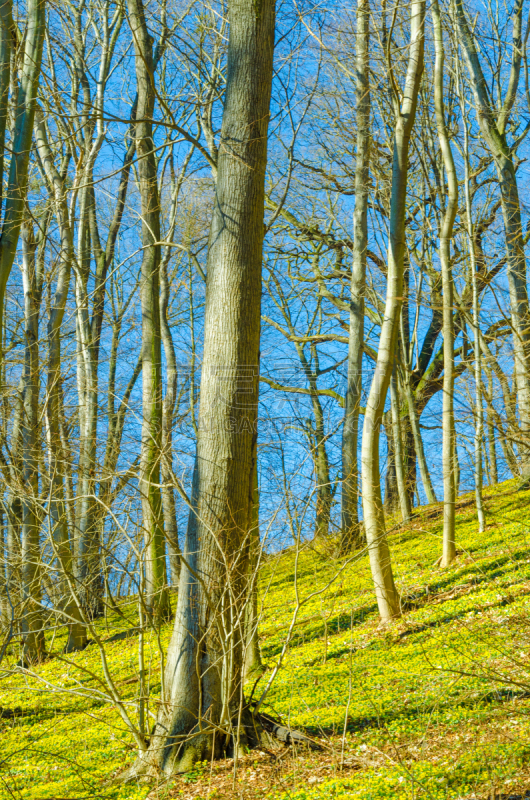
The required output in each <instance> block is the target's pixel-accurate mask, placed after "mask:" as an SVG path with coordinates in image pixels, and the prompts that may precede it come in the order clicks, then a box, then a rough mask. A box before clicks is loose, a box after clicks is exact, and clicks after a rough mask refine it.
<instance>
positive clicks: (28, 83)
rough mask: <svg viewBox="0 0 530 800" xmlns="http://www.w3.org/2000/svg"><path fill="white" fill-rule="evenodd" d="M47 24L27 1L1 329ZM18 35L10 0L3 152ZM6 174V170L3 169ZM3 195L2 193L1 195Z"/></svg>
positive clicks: (0, 68) (0, 117)
mask: <svg viewBox="0 0 530 800" xmlns="http://www.w3.org/2000/svg"><path fill="white" fill-rule="evenodd" d="M45 25H46V15H45V2H44V0H28V5H27V27H26V31H25V36H24V54H23V57H22V68H21V75H20V81H19V89H18V96H17V99H16V103H15V107H14V116H15V120H14V131H13V138H12V142H11V145H10V150H11V162H10V167H9V176H8V181H7V190H6V194H5V209H4V220H3V223H2V232H1V234H0V330H1V328H2V316H3V311H4V297H5V290H6V285H7V281H8V278H9V275H10V273H11V268H12V266H13V261H14V259H15V254H16V251H17V244H18V238H19V233H20V226H21V224H22V220H23V217H24V213H23V211H24V204H25V202H26V196H27V184H28V164H29V155H30V151H31V138H32V133H33V120H34V115H35V107H36V101H37V92H38V85H39V75H40V68H41V60H42V45H43V41H44V30H45ZM14 38H15V26H14V24H13V19H12V4H11V2H10V0H6V2H3V3H2V5H1V7H0V152H1V153H2V163H1V164H0V166H1V167H2V169H3V153H4V142H5V130H6V123H7V108H8V92H9V85H10V80H11V75H10V64H11V43H12V41H13V39H14ZM0 175H3V172H0ZM0 197H1V194H0Z"/></svg>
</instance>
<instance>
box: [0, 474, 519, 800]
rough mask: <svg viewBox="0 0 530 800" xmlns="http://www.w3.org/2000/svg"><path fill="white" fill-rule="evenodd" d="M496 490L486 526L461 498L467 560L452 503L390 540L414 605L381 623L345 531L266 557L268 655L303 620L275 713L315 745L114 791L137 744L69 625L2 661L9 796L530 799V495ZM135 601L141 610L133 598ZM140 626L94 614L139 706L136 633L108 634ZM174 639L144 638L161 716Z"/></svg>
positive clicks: (274, 694)
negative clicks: (345, 552)
mask: <svg viewBox="0 0 530 800" xmlns="http://www.w3.org/2000/svg"><path fill="white" fill-rule="evenodd" d="M485 497H486V508H487V521H488V526H487V530H486V532H485V533H483V534H479V533H478V528H477V521H476V514H475V510H474V506H473V500H472V498H471V497H461V498H459V502H458V511H457V513H458V517H457V536H458V548H459V555H458V558H457V560H456V562H455V563H454V565H453V566H451V567H450V568H447V569H441V568H440V566H439V565H438V559H439V556H440V553H441V526H442V522H441V516H440V512H441V509H440V507H438V506H437V507H434V506H432V507H426V508H422V509H419V510H418V513H417V514H416V516H415V517H414V520H413V522H412V523H411V524H410V525H408V526H407V527H406V528H397V529H396V530H395V531H394V532H393V533H392V534H391V537H390V541H391V549H392V558H393V564H394V569H395V574H396V581H397V584H398V588H399V591H400V593H401V597H402V602H403V615H402V618H401V619H400V620H399V621H396V622H394V623H392V624H391V625H389V626H386V627H381V626H380V625H379V623H378V617H377V608H376V605H375V601H374V595H373V590H372V586H371V582H370V573H369V567H368V562H367V557H366V555H365V554H363V555H361V556H360V557H356V558H355V559H353V560H350V561H344V560H343V561H340V560H339V561H337V560H336V559H334V558H333V556H332V552H331V551H332V549H333V548H332V543H322V542H317V543H313V544H309V545H306V546H305V547H304V548H303V549H302V550H301V552H300V553H299V554H298V557H296V554H295V552H294V550H292V549H291V550H287V551H285V552H284V553H283V554H281V555H279V556H275V557H272V556H271V557H269V559H268V560H267V563H266V565H265V566H264V568H263V570H262V575H261V588H262V596H263V623H262V625H261V628H260V635H261V646H262V653H263V660H264V663H265V664H266V665H267V667H269V668H272V667H273V665H274V664H275V662H276V660H277V659H278V657H279V654H280V652H281V649H282V645H283V642H284V640H285V636H286V632H287V629H288V627H289V625H290V623H291V621H292V619H293V614H297V621H296V625H295V627H294V635H293V639H292V641H291V644H290V646H289V649H288V652H287V654H286V657H285V661H284V663H283V666H282V667H281V669H280V671H279V673H278V675H277V678H276V681H275V683H274V686H273V689H272V691H271V693H270V695H269V697H268V700H267V703H268V705H267V708H266V710H267V712H268V713H270V714H271V715H273V716H276V717H277V718H280V717H281V718H282V719H283V720H284V722H285V723H286V724H289V725H291V726H293V727H298V728H299V729H301V728H303V729H305V730H306V731H307V732H309V734H310V735H311V736H313V737H314V738H315V739H317V740H318V741H319V742H320V744H321V746H322V750H321V751H320V752H312V751H302V750H298V751H295V750H293V749H292V748H285V749H279V750H275V751H270V752H265V751H263V752H261V751H253V752H251V753H248V754H247V755H245V756H243V757H242V758H241V759H240V760H239V762H238V764H236V765H234V762H233V761H230V760H228V761H222V762H217V763H213V764H210V763H203V764H199V765H197V767H196V768H195V769H194V771H193V772H191V773H189V774H187V775H184V776H180V777H178V778H175V779H174V780H172V781H170V782H169V783H166V784H163V785H160V786H158V787H153V786H151V787H146V786H141V785H138V786H136V785H129V786H126V787H123V786H119V787H117V786H112V785H109V784H108V782H107V781H108V778H109V776H110V775H112V774H114V773H118V772H119V771H120V770H122V769H123V768H124V767H125V766H126V765H127V764H128V763H130V762H131V760H132V759H133V758H134V756H135V746H134V742H133V740H132V737H131V735H130V734H129V732H128V731H127V728H126V726H125V725H124V723H123V721H122V719H121V718H120V716H119V714H118V711H117V709H116V707H115V706H113V705H112V704H111V703H109V702H108V700H106V699H105V697H104V696H103V694H102V693H103V692H104V691H105V689H104V686H103V685H102V684H100V683H99V680H100V676H101V675H102V665H101V656H100V651H99V649H98V647H97V646H96V645H95V644H92V645H91V646H89V647H88V648H87V649H86V650H85V651H83V652H81V653H76V654H74V655H71V656H69V657H65V656H61V655H60V644H61V642H60V637H57V638H56V641H55V642H54V644H53V651H54V652H55V653H57V655H55V656H54V657H53V658H52V659H50V660H49V661H48V662H46V663H44V664H42V665H41V666H39V667H38V668H36V669H35V671H34V673H35V674H33V675H30V674H28V673H27V672H25V671H23V670H12V671H11V672H10V673H9V674H7V675H6V674H5V673H6V672H8V668H9V666H10V665H11V666H13V665H14V663H15V660H16V654H15V653H13V654H11V655H10V656H8V659H7V665H6V662H4V663H3V664H2V668H4V674H3V676H2V674H0V677H1V678H2V680H1V683H0V797H1V798H2V800H4V798H6V800H7V798H9V800H66V799H67V798H68V800H70V798H72V800H73V798H76V799H77V798H79V799H81V798H86V799H87V800H88V799H90V800H92V799H94V800H96V798H98V799H99V798H101V799H102V800H103V798H104V799H105V800H125V798H127V799H128V800H129V799H130V800H140V799H142V800H143V799H144V798H146V796H148V797H149V798H150V800H164V799H165V798H182V800H188V799H189V800H191V798H193V799H194V800H206V798H216V799H217V800H228V798H234V799H235V798H241V799H243V798H245V800H251V798H258V797H259V798H267V799H269V800H324V799H326V800H327V798H336V800H346V798H352V800H353V799H355V800H375V798H396V800H397V799H398V798H399V800H402V799H403V800H405V798H410V800H420V798H421V799H422V798H425V800H449V799H450V798H465V799H466V800H467V799H468V798H480V800H486V798H492V797H505V798H507V797H525V796H526V794H527V793H528V796H529V797H530V505H529V504H530V492H529V491H526V492H517V490H516V484H515V482H513V481H512V482H508V483H504V484H500V485H498V486H496V487H493V488H491V489H489V490H487V491H486V493H485ZM328 584H329V585H328ZM326 586H327V588H325V587H326ZM296 595H298V606H297V601H296ZM297 608H298V610H297ZM123 612H124V613H125V615H126V616H127V614H131V620H132V615H133V613H134V603H133V604H131V606H130V607H129V608H128V607H127V606H126V605H124V606H123ZM130 624H131V621H127V619H121V618H119V617H118V616H115V617H113V618H112V619H110V618H109V619H107V620H106V621H103V620H102V621H101V622H99V623H98V632H99V634H100V636H101V637H102V638H103V639H106V640H107V641H106V643H105V651H106V654H107V659H108V669H109V671H110V673H111V675H112V677H113V680H114V681H115V683H116V687H117V689H118V691H119V692H120V693H121V696H122V697H123V698H124V701H125V707H126V708H127V709H128V711H129V713H130V714H131V715H132V716H134V715H135V714H136V697H137V694H138V678H137V665H138V641H137V638H136V636H135V635H132V636H124V637H122V638H120V637H118V638H115V639H114V641H108V640H109V639H111V638H112V637H116V634H119V633H120V632H125V631H126V630H127V629H128V627H130ZM169 633H170V626H169V625H168V626H166V627H165V628H164V629H163V630H162V632H161V634H160V638H159V639H157V637H155V636H150V637H147V638H146V663H147V665H148V672H149V675H151V676H152V679H151V684H150V686H149V691H150V696H151V698H153V699H152V701H151V702H152V706H151V708H150V709H149V710H150V712H151V713H152V712H153V711H155V710H156V696H157V691H158V690H159V685H157V682H158V680H159V678H158V669H157V667H158V664H159V658H160V656H159V653H160V651H163V650H164V648H165V646H166V645H167V641H168V638H169ZM50 644H51V642H50ZM269 674H270V669H269V672H267V673H266V674H265V675H264V678H263V679H262V682H261V684H260V685H259V686H258V687H257V688H256V689H255V692H254V695H255V696H259V691H260V686H261V685H263V681H266V679H267V677H268V675H269Z"/></svg>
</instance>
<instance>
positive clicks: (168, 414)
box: [160, 259, 180, 589]
mask: <svg viewBox="0 0 530 800" xmlns="http://www.w3.org/2000/svg"><path fill="white" fill-rule="evenodd" d="M160 279H161V280H160V288H161V292H160V320H161V329H162V342H163V345H164V355H165V359H166V395H165V397H164V402H163V405H162V470H161V474H162V508H163V513H164V533H165V537H166V544H167V549H168V555H169V569H170V572H171V585H172V586H173V587H174V588H175V589H176V588H177V586H178V582H179V574H180V547H179V537H178V525H177V511H176V507H175V493H174V490H173V415H174V413H175V402H176V399H177V380H178V374H177V360H176V358H175V348H174V346H173V338H172V336H171V330H170V327H169V323H168V320H167V307H168V302H169V281H168V276H167V259H164V261H163V263H162V269H161V273H160Z"/></svg>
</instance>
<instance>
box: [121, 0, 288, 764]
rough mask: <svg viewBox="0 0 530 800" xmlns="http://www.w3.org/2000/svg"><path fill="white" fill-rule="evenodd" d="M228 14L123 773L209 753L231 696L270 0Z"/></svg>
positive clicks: (247, 458) (250, 415) (235, 674)
mask: <svg viewBox="0 0 530 800" xmlns="http://www.w3.org/2000/svg"><path fill="white" fill-rule="evenodd" d="M229 20H230V34H229V43H228V65H227V86H226V95H225V102H224V111H223V121H222V128H221V141H220V147H219V159H218V172H217V183H216V191H215V202H214V210H213V216H212V222H211V228H210V239H209V252H208V262H207V284H206V309H205V334H204V335H205V341H204V357H203V366H202V378H201V394H200V411H199V432H198V441H197V458H196V468H195V476H194V486H193V490H192V499H191V502H192V509H191V511H190V517H189V523H188V530H187V535H186V544H185V549H184V553H183V558H182V568H181V574H180V584H179V592H178V603H177V611H176V615H175V623H174V630H173V637H172V640H171V643H170V646H169V650H168V656H167V668H166V672H165V681H164V683H165V686H166V694H165V697H164V698H163V702H162V704H161V706H160V711H159V715H158V719H157V723H156V726H155V730H154V733H153V736H152V737H151V744H150V747H149V750H148V752H147V753H146V754H145V755H144V756H143V757H142V758H141V759H140V761H139V763H138V764H137V765H135V767H134V768H133V770H132V771H131V772H130V773H129V776H131V775H135V774H138V771H142V769H147V770H149V771H151V772H155V773H158V772H159V771H162V772H164V773H166V774H170V773H172V772H174V771H186V770H188V769H189V768H190V765H191V764H192V763H193V762H194V761H196V760H198V759H199V760H201V759H204V758H209V757H210V756H215V755H217V754H219V753H220V752H221V751H222V750H223V749H224V748H225V747H226V742H227V738H228V740H230V738H231V737H230V734H231V733H233V720H234V715H235V714H236V710H237V708H238V707H239V705H240V702H241V700H242V667H243V664H242V651H243V647H242V644H243V637H244V627H245V626H244V602H242V600H243V598H244V597H245V596H246V595H245V591H244V590H246V586H247V578H248V574H247V568H248V558H246V557H245V555H246V554H247V553H248V548H247V547H246V546H245V544H246V539H247V537H248V532H249V528H250V526H249V509H250V501H251V494H252V453H253V442H254V438H255V434H256V421H257V401H258V386H259V375H258V360H259V334H260V306H261V265H262V249H263V235H264V225H263V212H264V199H265V197H264V195H265V193H264V188H265V186H264V184H265V169H266V163H267V129H268V120H269V103H270V94H271V85H272V55H273V43H274V2H273V0H261V1H260V2H258V3H255V2H254V0H231V2H230V4H229ZM240 733H241V737H240V741H242V742H244V738H245V736H244V731H240Z"/></svg>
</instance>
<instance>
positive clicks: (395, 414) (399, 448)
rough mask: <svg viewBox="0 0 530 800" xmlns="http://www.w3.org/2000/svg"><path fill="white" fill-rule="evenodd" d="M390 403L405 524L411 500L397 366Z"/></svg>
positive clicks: (394, 371)
mask: <svg viewBox="0 0 530 800" xmlns="http://www.w3.org/2000/svg"><path fill="white" fill-rule="evenodd" d="M390 402H391V408H392V437H393V442H394V463H395V470H396V484H397V492H398V500H399V507H400V510H401V517H402V519H403V522H408V521H409V519H410V500H409V495H408V492H407V476H406V467H405V458H404V455H403V435H402V432H401V409H400V407H399V394H398V388H397V376H396V367H395V366H394V369H393V370H392V377H391V379H390Z"/></svg>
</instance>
